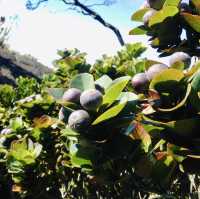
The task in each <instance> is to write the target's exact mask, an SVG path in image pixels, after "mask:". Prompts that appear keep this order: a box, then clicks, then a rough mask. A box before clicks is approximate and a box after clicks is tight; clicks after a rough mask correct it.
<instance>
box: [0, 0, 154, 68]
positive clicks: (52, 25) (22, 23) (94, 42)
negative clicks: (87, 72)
mask: <svg viewBox="0 0 200 199" xmlns="http://www.w3.org/2000/svg"><path fill="white" fill-rule="evenodd" d="M57 2H58V0H49V4H48V5H47V6H41V7H40V8H39V9H37V10H35V11H28V10H27V9H26V8H25V0H0V13H1V15H4V16H8V17H10V18H11V19H15V20H14V22H15V23H14V25H13V26H12V27H13V28H12V32H11V34H10V36H9V40H8V43H9V45H10V47H11V49H13V50H16V51H19V52H21V53H22V54H31V55H32V56H34V57H36V58H37V59H38V60H39V61H40V62H42V63H43V64H45V65H47V66H48V67H52V61H53V60H55V59H56V58H58V56H57V54H56V52H57V50H60V49H64V48H68V49H70V48H78V49H79V50H80V51H82V52H86V53H87V54H88V56H87V59H88V62H90V63H92V62H94V61H95V59H98V58H100V57H101V56H102V54H108V55H113V54H115V53H116V51H117V50H119V49H120V48H121V46H120V45H119V42H118V40H117V38H116V36H115V35H114V34H113V32H112V31H111V30H109V29H107V28H105V27H104V26H102V25H101V24H99V23H98V22H97V21H95V20H94V19H92V18H91V17H89V16H83V15H81V14H80V13H77V12H76V11H72V10H69V9H68V8H67V7H66V6H65V5H64V4H62V3H57ZM142 2H143V0H117V3H115V4H114V5H112V6H109V7H105V6H99V7H96V9H95V10H96V11H97V12H99V13H100V14H101V16H103V18H104V19H105V20H106V21H107V22H109V23H111V24H113V25H115V26H116V27H117V28H119V30H120V31H121V33H122V35H123V37H124V40H125V42H126V43H128V42H130V43H134V42H138V41H142V42H143V43H144V45H147V38H146V37H144V36H142V37H141V36H140V37H138V36H137V37H136V36H130V35H128V32H129V31H130V30H131V29H132V28H133V27H135V26H136V24H135V23H134V22H132V21H131V19H130V18H131V15H132V13H133V12H134V11H135V10H137V9H138V8H139V7H140V5H141V4H142ZM145 55H146V56H150V57H151V58H155V59H156V53H155V52H153V51H152V49H149V50H148V51H147V52H146V54H145Z"/></svg>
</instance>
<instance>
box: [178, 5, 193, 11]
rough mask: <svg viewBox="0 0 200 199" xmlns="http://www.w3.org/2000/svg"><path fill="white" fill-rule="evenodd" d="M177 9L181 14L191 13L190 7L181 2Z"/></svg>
mask: <svg viewBox="0 0 200 199" xmlns="http://www.w3.org/2000/svg"><path fill="white" fill-rule="evenodd" d="M179 9H180V11H181V12H189V13H191V12H192V9H191V8H190V6H189V5H188V4H187V3H185V2H182V3H181V4H180V6H179Z"/></svg>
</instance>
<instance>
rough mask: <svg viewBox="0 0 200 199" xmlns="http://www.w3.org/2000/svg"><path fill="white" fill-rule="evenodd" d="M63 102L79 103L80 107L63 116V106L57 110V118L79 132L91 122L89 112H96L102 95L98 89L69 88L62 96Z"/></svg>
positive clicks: (101, 100)
mask: <svg viewBox="0 0 200 199" xmlns="http://www.w3.org/2000/svg"><path fill="white" fill-rule="evenodd" d="M62 100H63V102H71V103H75V104H79V105H81V109H79V110H75V111H73V112H72V113H71V114H70V115H69V116H68V118H67V121H66V118H65V115H66V114H65V110H64V109H65V108H64V107H62V108H61V109H60V112H59V119H60V120H63V121H65V122H67V123H68V126H69V127H70V128H71V129H73V130H74V131H77V132H80V131H82V130H85V129H87V127H88V126H89V125H90V123H91V117H90V114H89V112H96V111H97V110H98V108H99V107H100V106H101V104H102V102H103V95H102V93H101V92H100V91H99V90H96V89H89V90H85V91H83V92H82V91H81V90H79V89H77V88H69V89H68V90H67V91H66V92H65V93H64V94H63V97H62Z"/></svg>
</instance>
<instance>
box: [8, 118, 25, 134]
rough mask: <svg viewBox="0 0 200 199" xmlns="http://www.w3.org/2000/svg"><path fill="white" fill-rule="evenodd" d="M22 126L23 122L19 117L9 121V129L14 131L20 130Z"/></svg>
mask: <svg viewBox="0 0 200 199" xmlns="http://www.w3.org/2000/svg"><path fill="white" fill-rule="evenodd" d="M23 126H24V125H23V120H22V118H21V117H16V118H14V119H11V120H10V128H11V129H12V130H14V131H17V130H20V129H22V128H23Z"/></svg>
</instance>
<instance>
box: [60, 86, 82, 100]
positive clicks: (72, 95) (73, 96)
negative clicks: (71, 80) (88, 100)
mask: <svg viewBox="0 0 200 199" xmlns="http://www.w3.org/2000/svg"><path fill="white" fill-rule="evenodd" d="M80 96H81V90H79V89H77V88H70V89H68V90H67V91H65V93H64V94H63V97H62V99H63V101H68V102H73V103H79V101H80Z"/></svg>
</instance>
